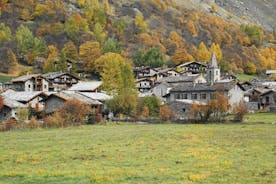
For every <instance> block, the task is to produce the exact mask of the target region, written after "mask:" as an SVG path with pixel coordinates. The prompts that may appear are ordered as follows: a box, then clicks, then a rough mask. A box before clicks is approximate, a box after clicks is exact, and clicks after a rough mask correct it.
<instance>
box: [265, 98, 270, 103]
mask: <svg viewBox="0 0 276 184" xmlns="http://www.w3.org/2000/svg"><path fill="white" fill-rule="evenodd" d="M265 102H266V103H267V104H268V103H269V96H267V97H265Z"/></svg>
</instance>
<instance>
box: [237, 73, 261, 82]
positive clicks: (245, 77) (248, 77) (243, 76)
mask: <svg viewBox="0 0 276 184" xmlns="http://www.w3.org/2000/svg"><path fill="white" fill-rule="evenodd" d="M236 76H237V78H238V79H239V80H241V81H250V80H252V79H256V78H258V77H257V76H256V75H247V74H236Z"/></svg>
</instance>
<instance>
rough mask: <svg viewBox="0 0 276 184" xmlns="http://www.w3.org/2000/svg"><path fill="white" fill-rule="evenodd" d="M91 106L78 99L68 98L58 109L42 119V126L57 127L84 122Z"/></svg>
mask: <svg viewBox="0 0 276 184" xmlns="http://www.w3.org/2000/svg"><path fill="white" fill-rule="evenodd" d="M90 113H91V108H90V107H89V106H88V105H87V104H85V103H83V102H80V101H78V100H75V99H73V100H68V101H67V102H66V103H65V104H64V105H63V106H61V108H60V110H59V111H57V112H55V113H54V114H53V115H51V116H48V117H46V118H45V119H44V127H46V128H58V127H67V126H72V125H73V126H74V125H82V124H85V121H86V117H88V115H89V114H90Z"/></svg>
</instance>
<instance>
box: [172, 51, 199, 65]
mask: <svg viewBox="0 0 276 184" xmlns="http://www.w3.org/2000/svg"><path fill="white" fill-rule="evenodd" d="M193 60H194V58H193V56H192V55H190V54H189V53H188V52H187V51H186V50H185V49H178V50H176V51H175V53H174V55H173V57H172V62H173V63H174V64H176V65H178V64H181V63H185V62H189V61H193Z"/></svg>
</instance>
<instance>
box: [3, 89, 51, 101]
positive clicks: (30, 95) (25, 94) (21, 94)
mask: <svg viewBox="0 0 276 184" xmlns="http://www.w3.org/2000/svg"><path fill="white" fill-rule="evenodd" d="M1 95H2V96H3V97H4V98H9V99H12V100H15V101H18V102H23V103H27V102H29V101H31V100H32V99H34V98H36V97H37V96H39V95H41V96H47V95H46V94H44V93H43V92H41V91H32V92H31V91H14V90H11V89H9V90H6V91H4V92H3V93H1Z"/></svg>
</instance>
